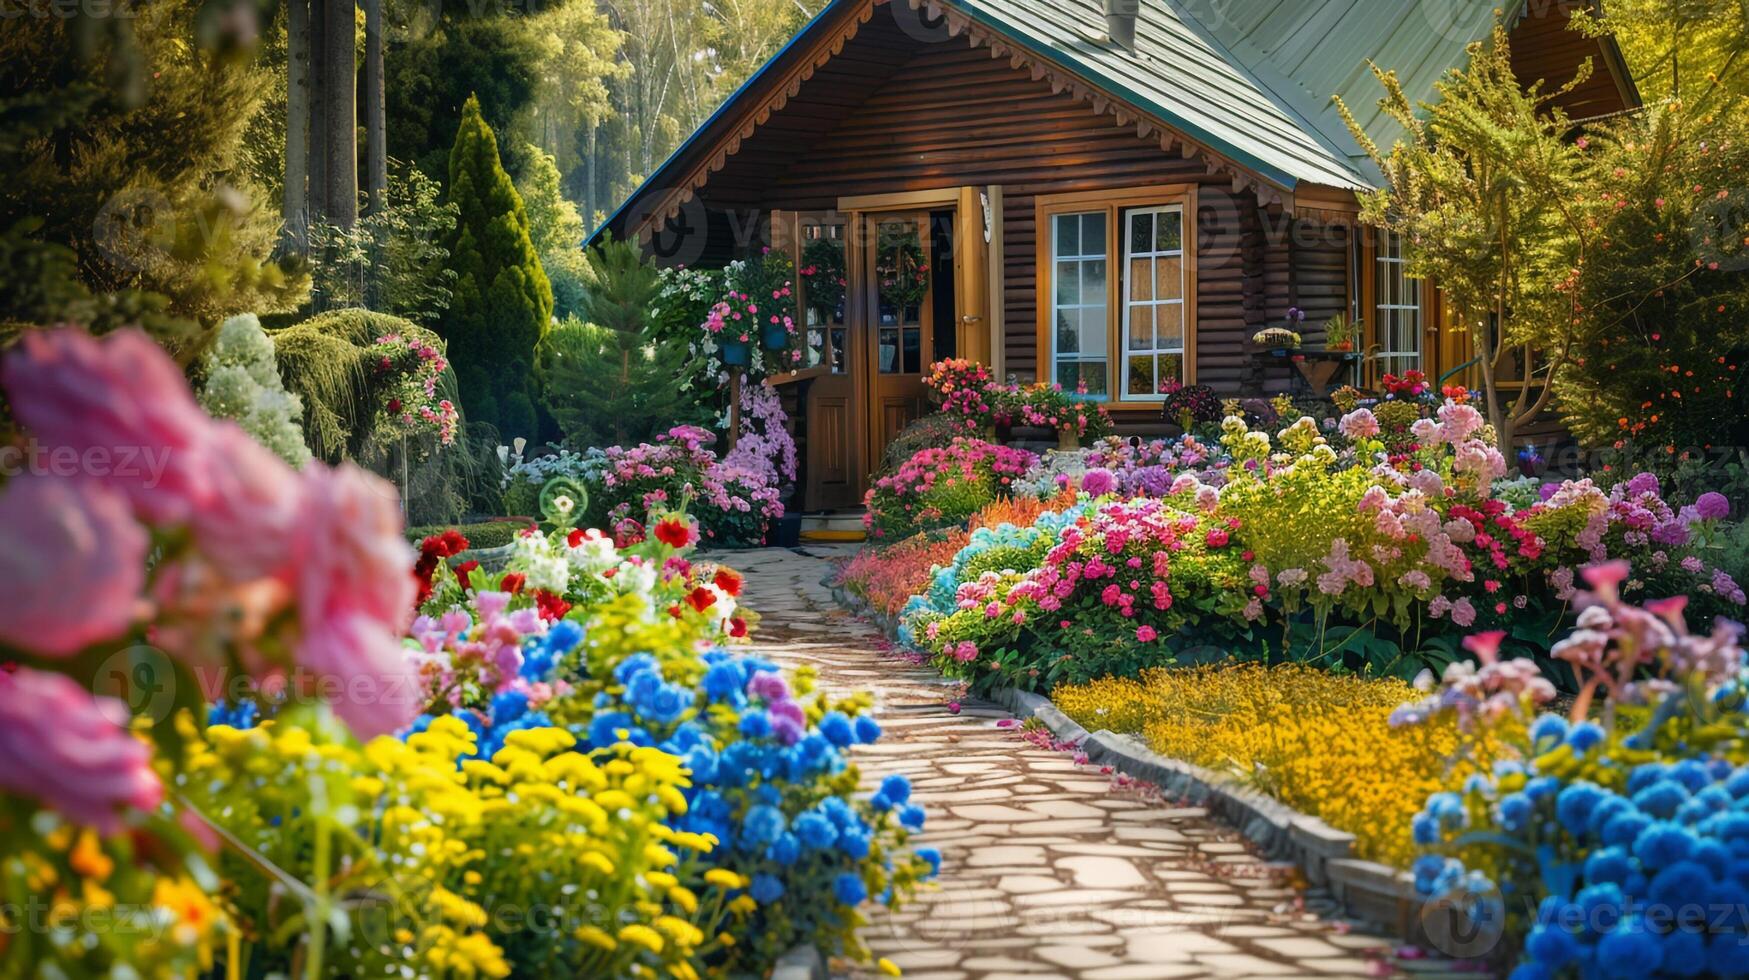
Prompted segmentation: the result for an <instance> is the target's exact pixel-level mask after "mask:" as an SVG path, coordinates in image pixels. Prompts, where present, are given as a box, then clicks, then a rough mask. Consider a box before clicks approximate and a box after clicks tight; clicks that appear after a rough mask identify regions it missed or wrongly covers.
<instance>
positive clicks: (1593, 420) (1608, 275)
mask: <svg viewBox="0 0 1749 980" xmlns="http://www.w3.org/2000/svg"><path fill="white" fill-rule="evenodd" d="M1587 142H1588V146H1587V149H1586V153H1587V154H1589V155H1591V156H1592V157H1594V158H1595V161H1596V163H1595V165H1596V166H1597V167H1598V169H1599V170H1601V171H1604V172H1607V173H1609V174H1610V175H1612V180H1611V181H1610V185H1609V187H1608V188H1607V189H1604V190H1602V191H1600V193H1601V194H1602V195H1603V196H1604V198H1605V200H1606V201H1607V202H1608V203H1609V204H1610V205H1611V206H1612V209H1611V210H1610V211H1609V212H1608V213H1607V214H1606V215H1605V217H1604V218H1603V219H1602V226H1601V231H1600V234H1599V237H1600V240H1601V242H1602V246H1603V247H1601V248H1599V249H1598V250H1597V252H1596V254H1595V255H1593V256H1592V257H1591V258H1590V260H1589V264H1588V267H1587V274H1586V276H1585V277H1584V278H1583V279H1582V280H1581V283H1580V293H1579V296H1580V302H1581V303H1582V304H1583V308H1584V309H1586V310H1587V311H1589V312H1590V313H1591V315H1590V316H1588V317H1587V318H1586V320H1585V322H1584V325H1583V327H1582V328H1581V330H1580V332H1579V335H1578V344H1579V345H1580V349H1581V350H1583V351H1584V353H1585V356H1584V357H1582V358H1580V359H1578V360H1577V361H1576V362H1575V363H1574V364H1573V366H1572V367H1570V368H1569V369H1568V370H1566V371H1564V372H1562V375H1561V378H1560V379H1559V382H1558V384H1557V389H1556V390H1557V395H1558V398H1559V406H1560V409H1561V412H1562V417H1563V420H1564V422H1565V423H1566V425H1567V427H1568V428H1569V429H1571V430H1572V432H1573V433H1574V435H1576V436H1578V437H1579V438H1580V439H1581V440H1582V441H1584V442H1585V443H1587V444H1589V445H1595V446H1608V445H1611V444H1618V443H1620V442H1622V441H1624V440H1626V441H1633V442H1639V443H1644V444H1648V445H1650V446H1655V447H1658V448H1660V449H1671V450H1674V451H1677V452H1683V451H1695V450H1704V449H1707V448H1710V447H1713V446H1743V445H1749V385H1745V384H1744V378H1743V366H1744V363H1745V358H1749V276H1745V275H1744V274H1743V273H1744V270H1746V269H1749V243H1746V242H1744V241H1743V238H1744V227H1745V217H1746V216H1749V191H1745V189H1744V188H1743V177H1744V175H1745V174H1749V119H1746V118H1745V117H1743V116H1737V117H1732V118H1728V119H1721V120H1719V121H1718V122H1716V123H1715V124H1713V125H1711V126H1704V127H1702V126H1698V125H1696V124H1695V121H1694V120H1693V119H1692V118H1690V117H1689V116H1688V115H1687V114H1686V113H1685V112H1684V111H1683V110H1682V109H1680V108H1677V109H1668V110H1663V111H1652V112H1649V113H1646V114H1642V115H1639V116H1636V117H1633V118H1632V119H1629V120H1623V121H1621V122H1620V123H1618V124H1617V125H1615V126H1614V127H1613V128H1611V129H1609V130H1607V131H1604V132H1600V133H1598V134H1596V135H1594V136H1592V137H1591V138H1590V139H1589V140H1588V141H1587Z"/></svg>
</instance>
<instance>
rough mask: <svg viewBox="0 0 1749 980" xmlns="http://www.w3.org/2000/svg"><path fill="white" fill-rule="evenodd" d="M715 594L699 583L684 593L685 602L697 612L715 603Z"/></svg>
mask: <svg viewBox="0 0 1749 980" xmlns="http://www.w3.org/2000/svg"><path fill="white" fill-rule="evenodd" d="M716 602H717V594H716V593H715V592H712V591H711V590H709V589H707V588H705V587H704V586H702V585H700V586H698V587H696V588H694V589H693V590H692V591H691V592H688V593H687V594H686V603H687V605H689V606H691V607H692V608H694V609H696V610H698V611H699V612H704V611H705V610H706V609H709V608H710V607H712V606H714V605H716Z"/></svg>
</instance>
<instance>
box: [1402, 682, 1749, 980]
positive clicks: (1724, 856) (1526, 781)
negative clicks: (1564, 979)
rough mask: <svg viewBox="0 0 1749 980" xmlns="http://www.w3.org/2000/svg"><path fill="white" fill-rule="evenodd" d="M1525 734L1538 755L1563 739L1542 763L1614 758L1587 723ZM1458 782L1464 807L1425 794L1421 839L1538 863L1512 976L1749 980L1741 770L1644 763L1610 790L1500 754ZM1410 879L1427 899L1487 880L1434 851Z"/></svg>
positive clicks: (1747, 827) (1748, 804)
mask: <svg viewBox="0 0 1749 980" xmlns="http://www.w3.org/2000/svg"><path fill="white" fill-rule="evenodd" d="M1530 734H1531V739H1532V742H1533V746H1534V748H1535V750H1536V753H1537V756H1538V757H1539V758H1540V757H1544V755H1545V754H1546V753H1549V752H1552V751H1554V750H1556V749H1561V748H1565V749H1567V750H1568V751H1566V752H1561V753H1558V755H1557V756H1554V757H1550V758H1560V759H1562V760H1563V762H1564V764H1568V765H1570V760H1572V759H1575V758H1576V759H1579V760H1581V761H1589V762H1590V763H1592V764H1594V765H1597V766H1603V767H1605V768H1608V763H1610V762H1611V761H1613V760H1611V759H1608V758H1598V757H1590V756H1589V755H1588V754H1593V753H1596V750H1597V747H1598V746H1599V745H1601V744H1603V743H1604V741H1605V739H1604V732H1603V730H1602V729H1601V728H1599V727H1598V726H1597V725H1595V724H1592V723H1590V722H1582V723H1579V724H1569V723H1568V722H1567V721H1566V720H1565V719H1562V718H1559V717H1555V716H1543V717H1541V718H1539V719H1538V720H1537V721H1536V722H1535V724H1534V725H1533V726H1532V728H1531V732H1530ZM1592 771H1594V772H1595V771H1596V770H1595V769H1593V770H1592ZM1611 781H1612V782H1613V780H1611ZM1465 789H1466V793H1465V796H1468V797H1469V800H1470V802H1469V803H1466V801H1465V796H1460V795H1459V794H1456V793H1437V794H1434V795H1433V796H1431V797H1429V798H1428V801H1427V804H1426V806H1425V808H1424V809H1423V810H1422V811H1421V812H1420V813H1419V814H1418V815H1417V816H1416V817H1415V820H1414V824H1413V827H1412V830H1413V833H1414V836H1415V839H1416V841H1417V842H1418V843H1421V844H1425V845H1430V846H1438V845H1445V844H1456V845H1458V846H1460V847H1462V846H1466V845H1468V846H1474V845H1487V844H1502V845H1504V847H1503V853H1505V854H1507V855H1512V854H1518V855H1534V861H1527V860H1520V861H1519V864H1518V866H1520V867H1528V866H1530V865H1531V864H1534V866H1535V868H1536V873H1537V874H1539V875H1540V879H1541V880H1540V887H1539V888H1538V889H1537V893H1538V894H1540V895H1543V896H1545V897H1544V898H1543V899H1542V900H1541V902H1540V903H1539V904H1538V905H1537V908H1536V913H1535V917H1534V922H1533V923H1532V925H1531V928H1530V931H1529V933H1528V935H1527V937H1526V940H1525V946H1524V961H1523V962H1522V963H1521V964H1520V965H1519V966H1518V968H1517V969H1516V970H1515V972H1514V973H1513V974H1512V976H1513V978H1514V980H1543V978H1552V977H1556V976H1568V975H1577V976H1581V977H1652V976H1668V977H1688V976H1699V975H1703V974H1705V975H1714V976H1749V767H1740V766H1734V765H1732V764H1731V763H1729V762H1727V761H1725V760H1722V759H1716V758H1708V757H1701V758H1691V759H1683V760H1680V761H1675V762H1652V763H1645V764H1642V765H1639V766H1636V767H1634V768H1632V769H1631V770H1629V771H1628V773H1627V777H1626V779H1625V781H1624V782H1623V783H1622V784H1621V789H1620V790H1619V791H1618V790H1614V789H1609V788H1606V787H1604V786H1600V785H1598V784H1596V783H1593V782H1589V781H1584V780H1568V779H1562V778H1559V777H1557V776H1554V775H1549V774H1546V773H1541V772H1539V771H1538V768H1537V766H1536V765H1535V764H1534V763H1532V764H1531V765H1528V766H1526V765H1522V764H1519V763H1516V762H1506V763H1502V764H1500V765H1499V766H1497V767H1496V770H1495V773H1494V776H1493V778H1492V779H1486V778H1482V779H1478V780H1476V781H1474V784H1473V785H1471V786H1467V787H1466V788H1465ZM1472 824H1474V826H1472ZM1414 875H1415V884H1416V887H1417V888H1418V889H1419V890H1420V891H1421V892H1422V893H1423V894H1426V895H1430V896H1437V895H1451V894H1452V893H1454V892H1459V891H1463V890H1468V891H1470V892H1471V893H1472V894H1473V893H1479V892H1482V891H1486V890H1488V889H1489V888H1490V887H1491V883H1489V882H1488V881H1487V879H1486V877H1485V876H1482V875H1480V874H1478V873H1477V872H1475V871H1470V870H1466V869H1465V867H1464V865H1463V864H1462V863H1461V862H1460V861H1458V860H1457V859H1456V858H1453V857H1447V856H1442V855H1439V854H1427V855H1424V856H1423V857H1421V858H1420V859H1419V860H1418V861H1417V862H1416V863H1415V866H1414ZM1508 896H1509V897H1510V892H1508Z"/></svg>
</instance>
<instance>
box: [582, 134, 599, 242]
mask: <svg viewBox="0 0 1749 980" xmlns="http://www.w3.org/2000/svg"><path fill="white" fill-rule="evenodd" d="M600 132H601V124H600V123H599V122H591V123H590V124H589V151H588V157H589V159H588V162H587V164H586V167H587V176H586V177H585V178H584V182H583V227H584V228H586V229H588V230H589V233H590V234H594V233H595V165H596V161H595V154H596V146H597V140H596V134H598V133H600Z"/></svg>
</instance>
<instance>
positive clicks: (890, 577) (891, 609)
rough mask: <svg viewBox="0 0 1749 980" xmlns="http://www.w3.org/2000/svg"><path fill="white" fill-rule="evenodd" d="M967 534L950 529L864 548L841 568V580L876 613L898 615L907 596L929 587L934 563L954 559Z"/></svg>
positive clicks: (942, 563) (941, 563)
mask: <svg viewBox="0 0 1749 980" xmlns="http://www.w3.org/2000/svg"><path fill="white" fill-rule="evenodd" d="M966 537H967V535H966V532H965V531H962V530H960V529H958V528H950V529H948V530H947V531H945V532H942V533H941V534H939V535H934V534H917V535H913V536H911V537H909V538H906V539H904V540H903V541H899V542H897V543H895V544H893V545H892V547H889V548H865V549H863V550H861V551H859V552H857V553H856V555H855V556H853V557H852V558H851V559H850V561H849V562H847V563H845V565H844V567H843V568H842V569H840V570H839V573H838V581H839V583H840V584H841V585H843V586H844V587H845V588H846V589H848V590H849V591H850V593H851V594H852V595H855V596H857V597H858V598H860V599H862V600H863V601H864V602H866V603H868V604H869V606H870V607H871V608H873V609H874V611H875V612H877V613H880V614H881V615H883V616H897V615H898V614H899V613H900V612H901V611H902V610H903V609H904V608H905V602H906V601H907V600H908V599H910V598H911V597H912V596H914V595H916V594H918V593H919V592H923V591H925V590H926V589H928V588H929V580H930V575H931V573H932V572H933V570H934V568H935V566H938V565H945V564H948V563H951V562H952V561H953V559H954V556H955V555H957V554H959V552H960V549H961V548H963V547H964V546H965V543H966Z"/></svg>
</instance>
